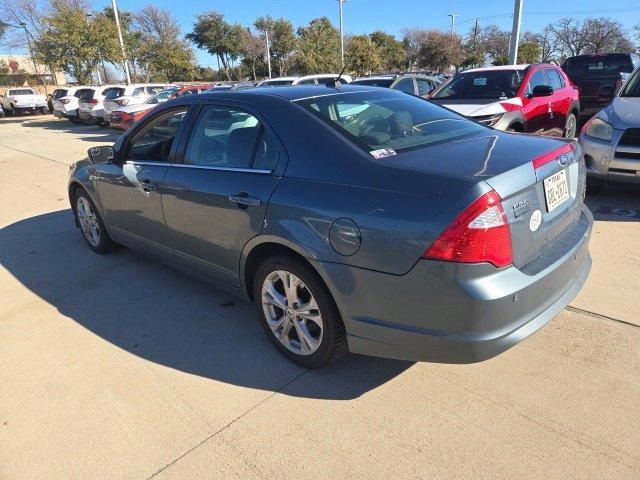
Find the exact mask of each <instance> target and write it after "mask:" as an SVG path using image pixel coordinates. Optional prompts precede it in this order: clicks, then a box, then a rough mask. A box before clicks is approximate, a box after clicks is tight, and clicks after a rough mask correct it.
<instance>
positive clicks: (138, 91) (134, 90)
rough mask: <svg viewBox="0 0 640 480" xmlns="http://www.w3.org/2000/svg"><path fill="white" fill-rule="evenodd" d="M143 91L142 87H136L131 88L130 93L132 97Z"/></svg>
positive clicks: (139, 94)
mask: <svg viewBox="0 0 640 480" xmlns="http://www.w3.org/2000/svg"><path fill="white" fill-rule="evenodd" d="M143 93H144V87H137V88H134V89H133V93H132V95H133V96H134V97H140V96H141V95H142V94H143Z"/></svg>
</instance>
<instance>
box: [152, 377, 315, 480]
mask: <svg viewBox="0 0 640 480" xmlns="http://www.w3.org/2000/svg"><path fill="white" fill-rule="evenodd" d="M308 372H309V370H304V371H303V372H301V373H299V374H298V375H296V376H295V377H293V378H292V379H291V380H289V381H288V382H287V383H285V384H284V385H282V386H281V387H280V388H278V389H277V390H274V391H273V392H271V393H270V394H269V395H268V396H267V397H265V398H263V399H262V400H260V401H259V402H258V403H256V404H255V405H253V406H251V408H249V409H247V410H246V411H244V412H242V413H241V414H240V415H238V416H237V417H236V418H234V419H233V420H231V421H230V422H229V423H227V424H226V425H225V426H223V427H221V428H219V429H218V430H216V431H215V432H213V433H212V434H211V435H209V436H208V437H206V438H204V439H203V440H201V441H200V442H198V443H197V444H195V445H194V446H193V447H191V448H190V449H188V450H187V451H186V452H184V453H182V454H181V455H179V456H177V457H176V458H174V459H173V460H172V461H171V462H169V463H167V464H166V465H164V466H163V467H162V468H160V469H159V470H157V471H156V472H154V473H153V474H152V475H151V476H149V477H147V479H146V480H151V479H153V478H155V477H156V476H157V475H159V474H160V473H162V472H163V471H165V470H166V469H167V468H169V467H170V466H172V465H174V464H175V463H177V462H179V461H180V460H182V459H183V458H184V457H186V456H187V455H189V454H190V453H191V452H193V451H194V450H196V449H197V448H199V447H200V446H202V445H204V444H205V443H206V442H208V441H209V440H211V439H212V438H213V437H215V436H216V435H218V434H219V433H221V432H224V431H225V430H226V429H227V428H229V427H230V426H231V425H233V424H234V423H236V422H237V421H238V420H240V419H241V418H242V417H244V416H245V415H247V414H249V413H251V412H252V411H253V410H255V409H256V408H258V407H259V406H260V405H262V404H263V403H265V402H266V401H268V400H270V399H271V398H272V397H274V396H275V395H277V394H278V393H280V392H281V391H282V390H284V389H285V388H287V387H288V386H289V385H291V384H292V383H293V382H295V381H296V380H298V379H299V378H300V377H302V376H303V375H305V374H306V373H308Z"/></svg>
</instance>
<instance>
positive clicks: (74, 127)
mask: <svg viewBox="0 0 640 480" xmlns="http://www.w3.org/2000/svg"><path fill="white" fill-rule="evenodd" d="M2 123H7V121H6V120H4V121H3V122H2ZM9 123H22V126H23V127H26V128H34V127H35V128H38V129H44V130H54V131H57V132H65V133H74V134H83V135H84V134H86V135H87V136H82V137H76V138H77V139H79V140H83V141H85V142H99V141H104V142H107V143H113V142H115V141H116V140H117V139H118V138H120V136H121V135H122V134H123V133H124V132H121V131H119V130H113V129H109V128H106V127H100V126H98V125H85V124H82V123H71V122H70V121H69V120H65V119H58V118H53V117H39V116H34V117H21V119H20V122H13V120H9Z"/></svg>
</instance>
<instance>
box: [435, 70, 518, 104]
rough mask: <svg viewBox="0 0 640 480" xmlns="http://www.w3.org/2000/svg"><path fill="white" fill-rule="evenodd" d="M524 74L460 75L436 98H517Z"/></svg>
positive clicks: (480, 72) (504, 72) (512, 72)
mask: <svg viewBox="0 0 640 480" xmlns="http://www.w3.org/2000/svg"><path fill="white" fill-rule="evenodd" d="M523 77H524V73H523V72H522V71H520V70H485V71H479V72H467V73H459V74H458V75H456V76H455V77H453V79H452V80H451V81H450V82H449V83H448V84H447V85H446V86H445V87H444V88H443V89H442V90H440V91H439V92H438V93H437V94H436V95H435V96H434V97H432V98H449V99H452V100H453V99H466V98H477V99H487V100H500V99H507V98H512V97H515V96H516V94H517V92H518V88H520V84H521V83H522V79H523Z"/></svg>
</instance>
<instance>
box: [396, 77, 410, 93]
mask: <svg viewBox="0 0 640 480" xmlns="http://www.w3.org/2000/svg"><path fill="white" fill-rule="evenodd" d="M393 89H394V90H400V91H401V92H405V93H411V94H413V93H414V92H415V90H414V88H413V78H405V79H402V80H400V81H399V82H398V83H396V84H395V85H394V86H393Z"/></svg>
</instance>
